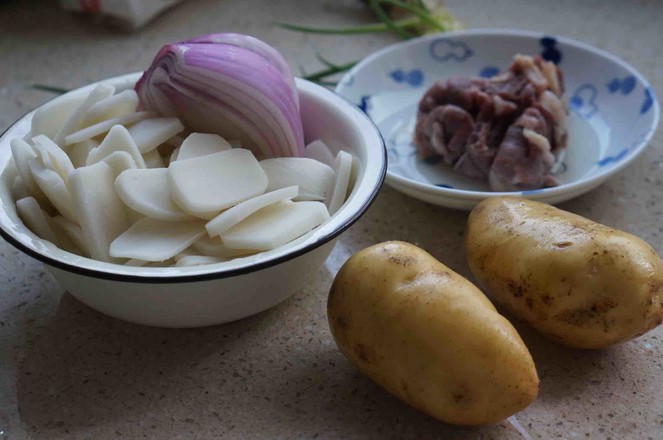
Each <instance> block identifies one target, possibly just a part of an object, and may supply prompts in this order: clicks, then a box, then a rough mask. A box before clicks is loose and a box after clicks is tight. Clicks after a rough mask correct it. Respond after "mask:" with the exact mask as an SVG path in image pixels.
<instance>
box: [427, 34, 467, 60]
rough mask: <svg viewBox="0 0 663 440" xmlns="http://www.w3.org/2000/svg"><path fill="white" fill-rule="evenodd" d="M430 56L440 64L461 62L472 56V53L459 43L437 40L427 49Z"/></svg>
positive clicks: (443, 39)
mask: <svg viewBox="0 0 663 440" xmlns="http://www.w3.org/2000/svg"><path fill="white" fill-rule="evenodd" d="M428 51H429V53H430V56H431V57H432V58H433V59H434V60H436V61H440V62H444V61H449V60H454V61H458V62H461V63H462V62H463V61H465V60H466V59H468V58H469V57H471V56H472V55H474V52H473V51H472V49H470V48H469V46H468V45H467V44H465V43H463V42H460V41H453V40H450V39H448V38H437V39H435V40H433V42H432V43H431V44H430V46H429V47H428Z"/></svg>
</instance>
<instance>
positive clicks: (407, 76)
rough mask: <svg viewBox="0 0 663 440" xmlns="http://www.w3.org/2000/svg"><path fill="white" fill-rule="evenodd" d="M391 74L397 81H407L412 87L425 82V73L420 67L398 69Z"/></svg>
mask: <svg viewBox="0 0 663 440" xmlns="http://www.w3.org/2000/svg"><path fill="white" fill-rule="evenodd" d="M389 76H390V77H391V79H393V80H394V81H395V82H397V83H406V84H409V85H411V86H412V87H419V86H420V85H421V84H422V83H423V82H424V74H423V72H422V71H421V70H419V69H412V70H410V71H409V72H405V71H403V70H401V69H396V70H392V71H391V72H389Z"/></svg>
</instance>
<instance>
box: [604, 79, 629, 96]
mask: <svg viewBox="0 0 663 440" xmlns="http://www.w3.org/2000/svg"><path fill="white" fill-rule="evenodd" d="M635 84H636V82H635V77H634V76H633V75H629V76H627V77H625V78H623V79H622V78H615V79H613V80H612V81H610V82H609V83H608V84H606V87H607V88H608V91H609V92H610V93H617V92H621V93H622V95H629V94H630V93H631V92H632V91H633V89H635Z"/></svg>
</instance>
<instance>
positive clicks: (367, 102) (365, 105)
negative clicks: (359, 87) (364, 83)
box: [357, 95, 371, 114]
mask: <svg viewBox="0 0 663 440" xmlns="http://www.w3.org/2000/svg"><path fill="white" fill-rule="evenodd" d="M370 106H371V97H370V96H368V95H363V96H362V97H361V102H360V103H359V104H357V107H359V110H361V111H362V112H364V113H366V114H368V109H369V107H370Z"/></svg>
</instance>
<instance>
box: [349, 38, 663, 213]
mask: <svg viewBox="0 0 663 440" xmlns="http://www.w3.org/2000/svg"><path fill="white" fill-rule="evenodd" d="M517 53H522V54H530V55H537V54H540V55H541V56H543V57H544V58H545V59H548V60H551V61H555V62H557V63H558V65H559V66H560V68H561V69H562V70H563V73H564V80H565V83H566V94H567V97H568V98H569V104H570V109H571V114H570V127H569V147H568V151H567V154H566V157H565V159H564V162H563V164H562V167H561V171H560V172H559V173H558V174H557V178H558V179H559V180H560V182H561V185H560V186H557V187H554V188H545V189H540V190H534V191H524V192H516V193H506V194H511V195H514V194H515V195H522V196H524V197H527V198H530V199H534V200H539V201H543V202H548V203H558V202H562V201H564V200H568V199H570V198H572V197H576V196H578V195H580V194H582V193H585V192H587V191H589V190H591V189H593V188H595V187H597V186H598V185H600V184H601V183H603V182H604V181H605V180H606V179H607V178H608V177H610V176H612V175H613V174H615V173H616V172H617V171H619V170H621V169H622V168H624V167H625V166H626V165H628V164H629V163H630V162H631V161H633V159H635V158H636V157H637V156H638V155H639V154H640V153H641V152H642V151H643V150H644V148H645V146H646V145H647V143H648V142H649V140H650V139H651V137H652V136H653V134H654V131H655V130H656V126H657V125H658V120H659V105H658V102H657V100H656V97H655V95H654V92H653V89H652V87H651V86H650V85H649V83H648V82H647V81H646V80H645V79H644V78H643V77H642V75H640V74H639V73H638V72H637V71H636V70H635V69H634V68H633V67H631V66H629V65H628V64H626V63H625V62H624V61H622V60H620V59H619V58H617V57H615V56H614V55H611V54H609V53H607V52H604V51H602V50H599V49H596V48H594V47H591V46H588V45H586V44H584V43H580V42H578V41H575V40H571V39H568V38H561V37H554V36H550V35H543V34H539V33H534V32H525V31H516V30H506V29H473V30H468V31H460V32H449V33H445V34H438V35H431V36H427V37H422V38H418V39H414V40H410V41H406V42H403V43H399V44H395V45H393V46H389V47H387V48H385V49H383V50H381V51H378V52H376V53H374V54H373V55H371V56H369V57H367V58H366V59H364V60H363V61H361V62H360V63H359V64H357V65H356V66H355V67H354V68H353V69H352V70H351V71H350V72H348V73H347V74H346V75H345V76H344V77H343V79H342V80H341V82H340V83H339V85H338V87H337V88H336V91H337V92H338V93H339V94H341V95H342V96H345V97H346V98H348V99H349V100H350V101H352V102H354V103H355V104H357V105H358V106H360V107H361V108H362V109H363V110H364V111H365V112H366V113H367V114H368V115H369V116H370V117H371V118H372V119H373V121H375V123H376V124H377V125H378V128H379V129H380V131H381V132H382V136H383V137H384V139H385V143H386V145H387V152H388V155H389V169H388V172H387V183H388V184H389V185H390V186H392V187H394V188H396V189H397V190H399V191H402V192H403V193H405V194H408V195H410V196H412V197H415V198H417V199H421V200H424V201H426V202H430V203H434V204H437V205H442V206H447V207H450V208H458V209H471V208H472V207H473V206H474V205H476V204H477V203H478V202H480V201H481V200H483V199H485V198H487V197H494V196H497V195H504V194H505V193H495V192H490V191H489V189H488V185H487V184H486V183H484V182H479V181H476V180H473V179H469V178H466V177H464V176H461V175H459V174H457V173H455V172H453V170H452V169H451V168H450V167H448V166H445V165H444V164H443V163H441V162H439V161H438V162H435V160H421V159H420V158H418V157H417V155H416V149H415V147H414V145H413V144H412V142H411V141H412V134H413V130H414V122H415V119H416V109H417V103H418V101H419V99H420V98H421V96H422V95H423V93H424V92H425V91H426V90H427V89H428V88H429V87H430V86H431V85H433V84H434V83H435V82H436V81H439V80H441V79H445V78H449V77H452V76H484V77H485V76H492V75H494V74H495V73H496V72H497V71H499V70H504V69H505V68H506V67H507V66H508V65H509V64H510V62H511V59H512V58H513V56H514V55H515V54H517Z"/></svg>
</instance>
